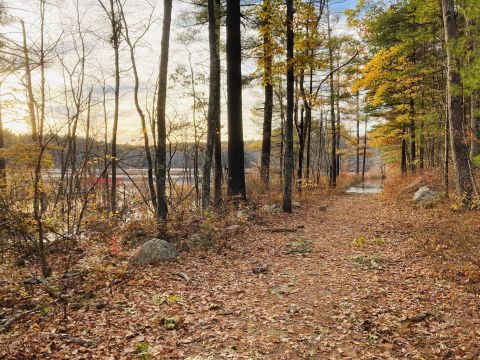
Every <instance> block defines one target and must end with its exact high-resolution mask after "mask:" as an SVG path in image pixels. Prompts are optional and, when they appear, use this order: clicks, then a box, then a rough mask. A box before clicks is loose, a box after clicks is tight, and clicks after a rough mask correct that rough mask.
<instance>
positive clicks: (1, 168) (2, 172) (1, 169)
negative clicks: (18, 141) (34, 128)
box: [0, 84, 7, 190]
mask: <svg viewBox="0 0 480 360" xmlns="http://www.w3.org/2000/svg"><path fill="white" fill-rule="evenodd" d="M0 86H1V84H0ZM0 95H1V94H0ZM4 147H5V142H4V135H3V119H2V100H1V98H0V190H1V189H2V188H5V186H6V185H7V173H6V171H7V169H6V166H5V165H6V164H5V157H4V156H3V148H4Z"/></svg>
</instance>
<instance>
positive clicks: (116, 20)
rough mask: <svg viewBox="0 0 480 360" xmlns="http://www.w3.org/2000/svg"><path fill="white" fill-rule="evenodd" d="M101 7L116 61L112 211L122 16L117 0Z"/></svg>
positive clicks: (114, 189)
mask: <svg viewBox="0 0 480 360" xmlns="http://www.w3.org/2000/svg"><path fill="white" fill-rule="evenodd" d="M98 2H99V3H100V5H101V7H102V8H103V10H104V11H105V14H106V15H107V16H108V19H109V20H110V26H111V31H112V33H111V36H110V44H111V45H112V47H113V52H114V58H115V60H114V63H115V90H114V95H115V105H114V110H113V126H112V140H111V154H110V161H111V168H112V187H111V190H110V206H111V208H112V211H116V210H117V161H118V159H117V132H118V112H119V107H120V104H119V102H120V37H121V28H122V22H121V18H120V11H119V8H118V2H117V0H109V3H108V5H109V8H107V5H105V4H104V3H103V1H102V0H98Z"/></svg>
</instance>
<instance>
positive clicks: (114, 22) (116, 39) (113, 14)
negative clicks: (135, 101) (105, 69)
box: [110, 0, 120, 212]
mask: <svg viewBox="0 0 480 360" xmlns="http://www.w3.org/2000/svg"><path fill="white" fill-rule="evenodd" d="M114 4H115V0H110V22H111V26H112V46H113V51H114V53H115V90H114V93H115V105H114V110H113V111H114V112H113V127H112V145H111V154H110V161H111V164H112V187H111V191H110V204H111V208H112V211H114V212H115V211H116V210H117V130H118V111H119V106H120V105H119V102H120V54H119V51H120V26H119V19H118V18H117V17H118V12H117V11H116V10H115V6H114Z"/></svg>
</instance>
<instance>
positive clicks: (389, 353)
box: [3, 195, 480, 359]
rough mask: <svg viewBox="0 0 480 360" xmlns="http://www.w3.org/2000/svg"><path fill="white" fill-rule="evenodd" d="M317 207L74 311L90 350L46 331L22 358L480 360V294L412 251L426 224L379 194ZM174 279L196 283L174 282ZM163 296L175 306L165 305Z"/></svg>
mask: <svg viewBox="0 0 480 360" xmlns="http://www.w3.org/2000/svg"><path fill="white" fill-rule="evenodd" d="M310 202H311V204H312V205H308V206H304V207H301V208H300V209H296V211H295V214H294V215H285V214H279V215H275V216H272V217H271V218H269V219H268V220H266V221H262V223H259V224H255V225H248V226H245V229H244V230H242V231H241V232H240V233H239V234H237V235H236V236H235V237H232V239H229V240H228V241H227V243H226V244H227V246H226V248H225V249H224V250H223V251H222V252H221V253H215V254H208V255H205V256H204V257H203V258H201V259H199V258H198V255H197V256H195V257H193V256H194V255H186V256H184V257H183V258H182V260H181V261H179V262H178V263H176V264H174V265H170V266H163V267H160V268H155V269H153V268H151V269H149V270H147V273H145V271H137V272H135V273H134V274H133V275H132V276H131V278H130V279H129V280H128V281H127V282H125V283H123V284H121V285H119V286H115V287H113V288H112V290H111V293H105V294H103V296H104V297H103V299H105V306H104V307H103V306H102V307H101V308H98V309H96V308H94V307H93V306H92V308H89V309H81V310H78V311H76V312H71V313H70V315H69V321H68V322H67V323H66V324H65V325H62V329H61V330H62V331H63V332H65V333H68V334H72V335H73V336H77V337H82V338H89V339H95V340H96V342H97V343H96V345H95V346H93V347H92V346H91V347H85V346H81V345H78V344H68V345H66V344H65V342H64V341H63V342H62V340H58V339H55V338H52V337H51V336H49V335H48V332H49V331H51V330H52V329H44V328H42V331H41V332H39V334H38V336H37V337H36V339H34V340H32V341H33V344H29V345H28V347H27V353H23V354H24V355H25V357H28V356H29V355H30V356H32V357H34V355H36V356H39V357H44V355H41V354H42V352H43V354H48V353H49V354H50V355H49V356H52V357H61V356H62V354H69V356H70V358H81V357H85V358H89V357H92V356H93V357H95V358H109V356H110V357H111V358H116V359H117V358H139V357H141V356H142V354H143V355H145V356H147V357H145V358H148V356H150V355H151V356H152V357H153V358H159V359H161V358H172V359H185V358H188V357H191V358H192V359H193V358H196V359H206V358H209V357H211V358H212V359H221V358H234V359H237V358H238V359H243V358H245V359H329V358H331V359H339V358H346V359H390V358H414V359H417V358H418V359H420V358H425V359H432V358H442V359H443V358H466V359H477V358H479V356H480V320H479V316H480V315H479V314H480V299H479V297H478V295H474V294H470V293H468V292H467V291H466V290H465V289H463V288H461V287H459V286H458V285H455V284H453V283H449V282H447V281H445V280H442V279H441V277H440V276H439V274H436V273H435V271H434V270H433V269H432V268H431V266H430V265H429V262H428V259H426V258H425V257H422V256H421V255H420V253H416V252H415V251H414V249H413V248H412V246H411V244H410V241H409V239H410V238H412V236H413V235H414V230H415V228H416V226H427V225H428V217H427V218H426V220H425V219H423V220H419V219H417V216H416V215H415V213H412V212H411V211H409V210H408V209H404V210H403V211H402V210H401V209H398V208H393V207H391V206H387V205H385V204H384V203H383V202H382V200H381V197H380V196H378V195H335V196H331V197H328V198H326V199H322V198H320V199H319V200H315V201H313V200H312V201H310ZM297 226H298V227H299V230H298V231H296V232H283V233H282V232H281V233H272V232H271V231H265V229H270V230H271V229H274V228H278V227H288V228H293V227H297ZM408 229H410V230H408ZM355 240H356V241H355ZM412 249H413V250H412ZM263 266H267V267H268V271H267V272H265V273H260V274H254V273H253V271H252V268H255V267H257V268H262V267H263ZM179 271H181V272H184V273H186V274H188V275H189V276H190V277H191V281H190V282H189V283H186V282H185V281H183V280H182V279H180V278H179V277H177V276H175V275H174V274H175V273H176V272H179ZM158 294H170V295H175V297H172V298H171V301H165V302H163V303H162V304H159V302H161V301H155V299H157V300H158V299H159V297H158ZM156 295H157V297H155V296H156ZM98 298H101V296H99V295H97V299H98ZM174 318H175V319H176V321H177V323H176V324H175V326H173V327H176V329H175V330H167V329H166V326H165V325H166V322H165V319H174ZM167 322H168V320H167ZM52 326H53V325H52ZM3 340H5V338H4V339H3ZM16 341H21V339H19V338H17V339H16ZM35 342H38V343H35ZM11 346H15V345H14V342H12V345H11ZM142 351H143V352H142ZM17 354H18V353H17ZM195 356H198V357H195ZM17 358H20V357H17Z"/></svg>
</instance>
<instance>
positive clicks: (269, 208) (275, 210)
mask: <svg viewBox="0 0 480 360" xmlns="http://www.w3.org/2000/svg"><path fill="white" fill-rule="evenodd" d="M262 210H263V211H265V212H268V213H270V214H279V213H281V212H282V205H281V204H271V205H268V204H267V205H264V206H262Z"/></svg>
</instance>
